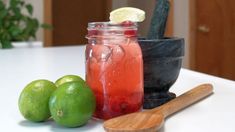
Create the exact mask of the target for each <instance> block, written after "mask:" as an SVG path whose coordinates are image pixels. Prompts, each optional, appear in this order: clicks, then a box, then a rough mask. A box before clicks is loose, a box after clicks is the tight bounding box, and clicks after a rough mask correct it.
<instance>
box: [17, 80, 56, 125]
mask: <svg viewBox="0 0 235 132" xmlns="http://www.w3.org/2000/svg"><path fill="white" fill-rule="evenodd" d="M55 90H56V86H55V84H54V83H53V82H50V81H48V80H35V81H33V82H31V83H29V84H28V85H27V86H26V87H25V88H24V89H23V91H22V92H21V94H20V98H19V100H18V106H19V110H20V112H21V114H22V115H23V116H24V118H26V119H28V120H30V121H35V122H40V121H45V120H47V119H48V118H49V117H50V110H49V105H48V102H49V99H50V96H51V94H52V93H53V92H54V91H55Z"/></svg>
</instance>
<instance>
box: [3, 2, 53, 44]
mask: <svg viewBox="0 0 235 132" xmlns="http://www.w3.org/2000/svg"><path fill="white" fill-rule="evenodd" d="M32 15H33V6H32V5H31V4H28V3H26V2H25V1H24V0H8V3H5V2H4V1H3V0H0V48H12V47H13V46H12V44H11V43H12V41H28V40H30V39H31V38H33V39H35V38H36V32H37V31H38V29H39V28H40V27H42V28H51V26H50V25H47V24H40V23H39V21H38V20H37V19H36V18H34V17H33V16H32Z"/></svg>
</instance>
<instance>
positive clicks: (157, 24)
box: [147, 0, 170, 39]
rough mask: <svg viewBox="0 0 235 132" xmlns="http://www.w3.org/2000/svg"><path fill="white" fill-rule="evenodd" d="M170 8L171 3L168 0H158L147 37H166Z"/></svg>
mask: <svg viewBox="0 0 235 132" xmlns="http://www.w3.org/2000/svg"><path fill="white" fill-rule="evenodd" d="M169 9H170V3H169V1H168V0H156V6H155V9H154V11H153V16H152V20H151V24H150V28H149V32H148V36H147V39H162V38H164V33H165V28H166V22H167V18H168V12H169Z"/></svg>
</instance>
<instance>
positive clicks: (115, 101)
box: [94, 93, 143, 120]
mask: <svg viewBox="0 0 235 132" xmlns="http://www.w3.org/2000/svg"><path fill="white" fill-rule="evenodd" d="M142 98H143V94H142V93H135V94H129V95H128V94H123V95H115V96H111V95H104V96H103V95H102V94H96V112H95V113H94V117H96V118H99V119H105V120H106V119H110V118H113V117H117V116H120V115H124V114H129V113H133V112H136V111H139V110H140V109H141V107H142Z"/></svg>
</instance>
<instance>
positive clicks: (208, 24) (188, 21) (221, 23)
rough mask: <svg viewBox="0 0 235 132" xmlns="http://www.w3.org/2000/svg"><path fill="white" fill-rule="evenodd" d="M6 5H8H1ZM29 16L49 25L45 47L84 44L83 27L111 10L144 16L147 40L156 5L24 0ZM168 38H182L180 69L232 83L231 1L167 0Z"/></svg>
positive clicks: (142, 31) (234, 21)
mask: <svg viewBox="0 0 235 132" xmlns="http://www.w3.org/2000/svg"><path fill="white" fill-rule="evenodd" d="M3 1H8V0H3ZM25 1H26V2H29V3H31V4H32V6H33V8H34V12H33V16H35V17H36V18H37V19H38V20H39V21H40V22H45V23H48V24H51V25H52V26H53V30H43V29H39V31H38V32H37V34H36V37H37V41H42V42H43V44H44V46H45V47H50V46H67V45H78V44H85V43H86V39H85V35H86V33H87V31H86V28H87V23H88V22H91V21H108V17H109V12H110V11H111V10H113V9H116V8H119V7H124V6H132V7H137V8H140V9H143V10H144V11H146V18H147V19H146V20H145V21H144V22H143V23H141V24H140V26H139V35H140V36H146V33H147V32H148V30H149V24H150V20H151V16H152V11H153V9H154V6H155V3H156V0H69V1H65V0H25ZM170 2H171V10H170V14H169V18H168V25H167V31H166V36H175V37H183V38H185V44H186V45H185V46H186V47H185V48H186V50H185V57H184V62H183V67H185V68H189V69H193V70H196V71H199V72H204V73H208V74H212V75H216V76H220V77H224V78H228V79H232V80H235V9H234V7H233V6H234V5H235V1H234V0H220V1H219V0H170Z"/></svg>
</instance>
